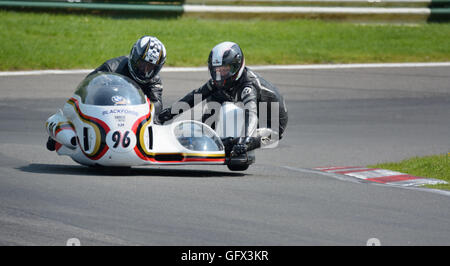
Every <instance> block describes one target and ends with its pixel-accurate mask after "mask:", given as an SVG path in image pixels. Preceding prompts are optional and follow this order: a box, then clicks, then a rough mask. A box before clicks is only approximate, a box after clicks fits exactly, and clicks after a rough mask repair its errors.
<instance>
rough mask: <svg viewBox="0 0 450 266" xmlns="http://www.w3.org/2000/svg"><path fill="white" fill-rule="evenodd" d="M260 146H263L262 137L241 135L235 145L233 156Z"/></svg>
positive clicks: (232, 151)
mask: <svg viewBox="0 0 450 266" xmlns="http://www.w3.org/2000/svg"><path fill="white" fill-rule="evenodd" d="M259 147H261V138H258V137H257V138H254V137H241V138H238V139H237V144H235V145H234V146H233V148H232V150H231V156H239V155H241V154H244V153H246V152H248V151H251V150H254V149H257V148H259Z"/></svg>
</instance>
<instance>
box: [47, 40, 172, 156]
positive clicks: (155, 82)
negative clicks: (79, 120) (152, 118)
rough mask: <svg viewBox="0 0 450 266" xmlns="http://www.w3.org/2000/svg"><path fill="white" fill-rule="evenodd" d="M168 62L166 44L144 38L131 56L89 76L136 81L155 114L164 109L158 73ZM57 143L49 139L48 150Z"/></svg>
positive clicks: (105, 65)
mask: <svg viewBox="0 0 450 266" xmlns="http://www.w3.org/2000/svg"><path fill="white" fill-rule="evenodd" d="M165 61H166V48H165V47H164V44H163V43H162V42H161V41H160V40H158V39H157V38H156V37H153V36H147V35H145V36H142V37H141V38H139V39H138V40H137V41H136V43H135V44H134V45H133V47H132V48H131V52H130V55H129V56H119V57H116V58H112V59H110V60H108V61H106V62H105V63H103V64H102V65H101V66H99V67H98V68H96V69H95V70H94V71H93V72H91V73H89V75H88V76H90V75H94V74H96V73H99V72H114V73H118V74H121V75H123V76H126V77H129V78H130V79H132V80H134V81H136V83H137V84H138V85H139V87H140V88H141V90H142V91H143V92H144V94H145V95H147V97H148V98H149V99H150V101H151V102H152V103H153V105H154V108H155V114H156V115H158V113H159V112H160V111H161V109H162V90H163V86H162V82H161V78H160V77H159V75H158V73H159V71H160V70H161V68H162V67H163V65H164V63H165ZM55 144H56V142H55V141H54V140H53V139H52V138H50V137H49V138H48V141H47V148H48V149H49V150H50V151H54V150H55Z"/></svg>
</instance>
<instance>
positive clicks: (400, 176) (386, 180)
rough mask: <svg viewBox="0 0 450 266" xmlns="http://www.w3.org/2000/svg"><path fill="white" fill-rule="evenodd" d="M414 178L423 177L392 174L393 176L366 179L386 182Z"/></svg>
mask: <svg viewBox="0 0 450 266" xmlns="http://www.w3.org/2000/svg"><path fill="white" fill-rule="evenodd" d="M413 179H421V177H417V176H412V175H391V176H382V177H374V178H368V179H366V180H369V181H373V182H377V183H383V184H384V183H391V182H399V181H406V180H413Z"/></svg>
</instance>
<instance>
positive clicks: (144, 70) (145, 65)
mask: <svg viewBox="0 0 450 266" xmlns="http://www.w3.org/2000/svg"><path fill="white" fill-rule="evenodd" d="M155 68H156V65H154V64H152V63H150V62H147V61H145V60H144V59H142V58H139V59H138V60H137V62H136V64H135V66H134V71H135V73H136V75H137V76H138V77H140V78H150V77H151V76H152V73H153V70H154V69H155Z"/></svg>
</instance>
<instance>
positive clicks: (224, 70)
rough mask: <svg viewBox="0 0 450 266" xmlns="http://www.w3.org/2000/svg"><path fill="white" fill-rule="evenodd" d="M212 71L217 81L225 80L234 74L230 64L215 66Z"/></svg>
mask: <svg viewBox="0 0 450 266" xmlns="http://www.w3.org/2000/svg"><path fill="white" fill-rule="evenodd" d="M212 72H213V75H214V80H215V81H217V82H221V81H224V80H226V79H228V78H229V77H231V76H233V75H234V73H233V71H231V66H230V65H223V66H218V67H213V69H212Z"/></svg>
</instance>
